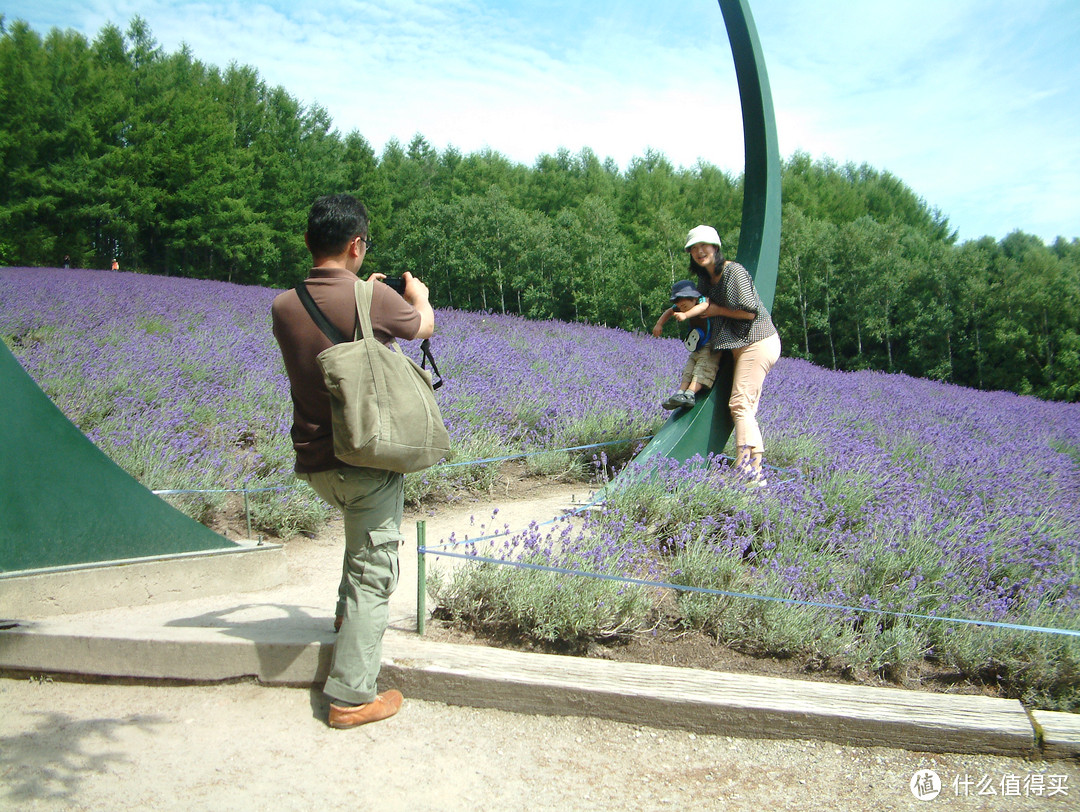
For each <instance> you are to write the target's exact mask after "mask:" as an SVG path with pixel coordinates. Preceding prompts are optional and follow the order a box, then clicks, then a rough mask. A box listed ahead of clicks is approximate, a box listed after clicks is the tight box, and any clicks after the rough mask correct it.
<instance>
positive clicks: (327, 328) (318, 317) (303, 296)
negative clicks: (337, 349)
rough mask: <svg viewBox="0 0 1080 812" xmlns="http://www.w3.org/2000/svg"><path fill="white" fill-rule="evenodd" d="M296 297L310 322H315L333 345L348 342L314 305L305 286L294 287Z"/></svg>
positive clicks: (304, 284) (302, 283) (302, 284)
mask: <svg viewBox="0 0 1080 812" xmlns="http://www.w3.org/2000/svg"><path fill="white" fill-rule="evenodd" d="M295 290H296V295H297V296H298V297H300V303H301V304H302V305H303V306H304V309H305V310H306V311H307V312H308V315H309V316H311V320H312V321H314V322H315V325H316V326H317V327H318V328H319V329H320V330H322V332H323V335H325V336H326V337H327V338H328V339H330V341H331V342H333V343H334V344H343V343H344V342H346V341H348V339H347V338H345V336H344V335H343V334H342V332H341V330H339V329H338V328H337V327H335V326H334V325H333V324H331V323H330V319H328V318H326V316H325V315H324V314H323V312H322V310H320V309H319V306H318V305H317V304H315V300H314V299H313V298H312V297H311V291H309V290H308V289H307V284H306V283H305V282H301V283H300V284H299V285H297V286H296V288H295Z"/></svg>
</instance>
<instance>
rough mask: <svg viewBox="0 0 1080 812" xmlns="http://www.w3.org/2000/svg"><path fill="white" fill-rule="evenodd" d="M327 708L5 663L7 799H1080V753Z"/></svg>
mask: <svg viewBox="0 0 1080 812" xmlns="http://www.w3.org/2000/svg"><path fill="white" fill-rule="evenodd" d="M325 714H326V707H325V704H324V699H323V697H322V694H321V692H319V691H311V690H308V689H298V688H267V687H263V686H260V685H257V684H254V683H239V684H227V685H208V686H150V685H132V684H128V685H120V684H84V683H67V682H53V681H50V680H48V679H47V678H37V679H28V678H22V679H14V678H6V679H0V809H13V810H15V809H17V810H83V809H85V810H117V809H125V810H151V809H152V810H184V812H190V811H192V810H215V812H219V811H220V810H262V809H265V810H275V812H276V811H277V810H294V809H295V810H310V809H318V808H350V809H386V810H399V809H401V810H405V809H408V810H440V811H442V810H537V809H559V810H563V809H567V810H599V809H619V810H655V809H668V808H670V809H725V810H754V811H755V812H760V810H763V809H764V810H800V811H803V810H805V811H806V812H812V811H813V810H923V809H978V810H1043V809H1046V810H1059V809H1060V810H1064V809H1069V810H1073V809H1078V808H1080V800H1078V799H1080V765H1077V764H1076V763H1072V762H1042V761H1028V760H1024V759H1016V758H999V757H988V756H960V755H939V754H921V753H912V752H907V751H903V750H892V749H887V748H855V747H842V746H838V745H835V744H829V743H825V742H808V741H795V740H790V741H765V740H753V739H733V738H729V737H724V736H704V735H700V734H699V735H694V734H691V733H686V732H682V731H671V730H657V729H651V728H647V727H641V726H635V725H628V724H621V723H616V722H607V721H603V720H597V719H584V718H578V717H540V716H529V715H523V714H515V713H507V712H503V711H495V710H478V709H472V708H461V707H452V706H447V705H442V704H439V703H435V702H421V701H417V700H409V699H408V698H406V701H405V705H404V706H403V708H402V710H401V713H399V714H398V715H397V716H396V717H394V718H392V719H389V720H387V721H385V722H380V723H377V724H374V725H370V726H366V727H362V728H358V729H354V730H348V731H336V730H332V729H330V728H328V727H327V726H326V724H325V722H324V721H323V720H324V719H325ZM924 769H932V770H934V771H935V772H936V773H937V774H938V776H939V778H940V781H941V784H942V787H941V791H940V794H939V795H938V797H937V798H936V799H934V800H927V801H923V800H919V799H917V798H916V797H915V795H914V794H913V792H912V790H911V788H910V783H911V779H912V776H913V775H914V774H915V773H916V771H919V770H924ZM991 791H992V792H994V793H995V794H993V795H990V794H980V793H989V792H991ZM1038 792H1041V794H1036V793H1038Z"/></svg>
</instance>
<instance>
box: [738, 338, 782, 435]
mask: <svg viewBox="0 0 1080 812" xmlns="http://www.w3.org/2000/svg"><path fill="white" fill-rule="evenodd" d="M731 355H732V357H733V358H734V359H735V375H734V379H733V380H732V382H731V398H730V399H729V400H728V408H729V409H731V419H732V420H733V421H734V422H735V447H736V449H742V448H745V447H746V446H749V447H750V453H752V454H762V453H764V451H765V446H764V445H763V444H762V441H761V429H759V428H758V424H757V410H758V403H759V401H760V400H761V386H762V384H763V383H764V382H765V376H766V375H768V374H769V370H770V369H772V367H773V364H775V363H776V361H777V359H779V358H780V336H778V335H771V336H769V337H768V338H763V339H761V341H758V342H755V343H754V344H751V345H750V346H748V347H742V348H740V349H737V350H732V351H731Z"/></svg>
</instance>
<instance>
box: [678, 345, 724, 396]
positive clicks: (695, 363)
mask: <svg viewBox="0 0 1080 812" xmlns="http://www.w3.org/2000/svg"><path fill="white" fill-rule="evenodd" d="M719 368H720V353H718V352H713V351H712V350H710V349H709V348H708V347H702V348H701V349H700V350H694V351H693V352H692V353H690V357H689V358H687V359H686V366H685V367H683V371H682V388H683V389H686V388H687V387H688V386H689V385H690V384H692V383H698V384H700V385H701V386H704V387H705V388H706V389H709V388H711V387H712V385H713V383H714V382H715V381H716V370H717V369H719Z"/></svg>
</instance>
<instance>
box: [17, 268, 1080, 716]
mask: <svg viewBox="0 0 1080 812" xmlns="http://www.w3.org/2000/svg"><path fill="white" fill-rule="evenodd" d="M275 294H276V291H273V290H268V289H264V288H254V287H241V286H236V285H230V284H226V283H220V282H203V281H193V280H182V279H168V278H162V277H148V276H139V275H134V274H121V273H111V272H100V271H60V270H55V269H25V268H15V269H2V270H0V336H2V337H3V340H4V341H5V342H6V343H7V344H8V346H9V347H11V349H12V351H13V352H14V353H15V355H16V356H17V357H18V358H19V360H20V361H21V362H22V364H23V365H24V366H25V367H26V369H27V370H28V371H29V372H30V374H31V375H32V376H33V377H34V378H35V380H37V381H38V383H39V384H40V385H41V386H42V387H43V388H44V389H45V390H46V392H48V394H49V395H50V396H51V397H52V398H53V399H54V401H55V402H56V403H57V404H58V405H59V406H60V408H61V409H62V410H63V411H64V412H65V413H66V414H67V415H68V416H69V417H70V418H71V419H72V420H73V421H74V422H75V423H76V424H77V425H79V426H80V428H82V429H83V430H84V431H85V432H86V433H87V435H88V436H89V437H90V438H91V439H92V440H93V441H94V442H96V443H97V444H98V445H99V446H100V447H102V448H103V449H104V450H105V451H106V452H107V453H108V454H109V455H110V456H112V457H113V458H114V459H116V460H117V461H118V462H119V463H120V464H121V465H122V466H123V467H125V468H126V469H127V470H128V471H130V472H131V473H132V474H133V475H135V476H136V477H137V478H139V479H140V480H141V481H142V482H144V483H145V484H146V485H148V486H149V487H151V488H155V489H160V488H172V489H177V488H180V489H183V488H189V489H219V488H235V487H246V488H250V489H257V488H270V487H280V488H282V490H280V491H273V492H267V493H263V494H261V495H260V498H259V499H254V498H253V504H254V506H255V510H256V521H257V522H258V523H259V525H260V526H261V527H263V528H267V529H272V530H275V531H276V532H280V533H282V534H285V535H288V534H290V533H293V532H295V531H297V530H301V529H313V528H314V527H316V526H317V525H318V524H319V523H320V522H322V521H323V520H324V517H325V513H324V509H323V508H322V507H321V505H320V503H319V501H318V500H317V499H316V498H314V496H313V495H312V494H311V493H310V491H308V490H307V489H306V488H304V487H297V486H295V484H294V483H293V481H292V479H291V475H290V471H291V466H292V453H291V448H290V444H289V439H288V429H289V422H290V408H291V407H290V404H289V398H288V389H287V381H286V379H285V376H284V372H283V368H282V365H281V360H280V357H279V354H278V350H277V347H276V345H275V343H274V341H273V338H272V336H271V335H270V322H269V305H270V301H271V300H272V298H273V296H274V295H275ZM437 321H438V324H439V328H438V331H437V333H436V336H435V337H434V338H433V340H432V344H433V349H434V351H435V353H436V355H437V358H438V360H439V365H440V369H441V370H442V372H443V374H444V376H445V377H446V379H447V384H446V386H444V387H443V389H441V390H440V403H441V405H442V408H443V410H444V414H445V417H446V420H447V423H448V426H449V428H450V432H451V437H452V439H453V441H454V446H455V454H454V458H453V459H452V460H451V461H450V462H451V463H456V462H463V461H468V460H470V459H475V458H479V457H489V456H501V455H503V454H508V453H513V452H517V451H542V450H549V449H558V448H562V447H566V446H571V445H583V444H587V443H598V442H605V441H609V440H614V439H625V438H630V437H638V436H642V435H646V434H649V433H651V431H653V430H654V429H655V428H656V427H657V426H658V425H659V423H660V422H661V421H662V419H663V418H664V415H663V413H662V412H660V410H659V409H658V408H657V405H656V404H657V402H658V400H659V398H660V397H661V396H662V395H663V394H666V393H667V390H668V389H669V388H670V387H671V385H672V383H673V382H674V381H675V378H676V376H677V375H678V371H679V369H680V368H681V365H682V362H683V361H684V359H685V350H684V349H683V348H682V347H681V345H680V344H679V343H678V342H676V341H673V340H670V339H665V340H657V339H653V338H651V337H647V336H639V335H632V334H629V333H625V332H622V331H618V330H609V329H605V328H599V327H589V326H584V325H571V324H562V323H557V322H528V321H525V320H523V319H520V318H517V317H503V316H492V315H483V314H467V313H457V312H453V311H442V312H439V314H438V319H437ZM406 348H407V349H408V345H407V344H406ZM760 419H761V422H762V424H763V428H764V432H765V436H766V443H767V446H768V461H769V463H770V464H771V465H772V466H774V470H772V471H770V475H769V479H770V486H769V487H768V488H767V489H765V490H763V491H762V490H758V489H748V488H746V487H745V486H744V485H743V484H742V482H741V481H740V479H739V477H738V476H737V475H736V474H735V473H733V472H731V471H730V470H729V469H728V468H727V466H726V463H725V461H724V460H722V459H717V460H704V461H700V464H698V465H689V466H677V465H673V464H666V463H659V464H657V465H656V466H654V467H652V468H651V469H650V470H648V471H640V472H637V471H634V470H633V469H631V470H630V471H629V472H627V473H626V474H625V475H624V476H622V477H620V478H619V481H618V484H619V487H618V488H613V489H611V490H610V492H609V494H608V497H609V498H608V500H607V502H606V504H605V507H604V509H603V510H598V511H591V512H589V513H587V514H586V515H585V517H584V518H582V519H579V520H577V521H576V522H574V523H572V524H571V523H569V522H567V523H564V524H559V525H556V526H555V527H553V528H552V529H550V530H547V529H546V528H542V527H540V526H535V527H533V528H531V529H530V531H528V532H527V533H524V534H521V535H520V536H517V537H514V538H509V537H507V538H501V539H499V540H498V549H497V557H498V558H501V559H503V560H505V561H508V562H517V563H534V564H541V565H544V566H551V565H555V566H559V567H563V568H565V569H570V570H580V571H585V572H592V573H603V574H607V575H611V576H616V577H622V578H626V577H632V578H637V579H641V580H643V581H658V582H668V583H676V584H686V585H694V586H698V587H704V588H709V589H717V590H725V591H728V592H739V593H751V594H756V595H760V596H765V597H773V598H783V599H790V600H797V601H805V602H811V603H814V604H828V605H830V606H840V607H849V608H846V609H836V608H828V607H826V606H807V605H792V604H787V603H782V602H776V601H763V600H751V599H747V598H737V597H731V596H722V595H710V594H703V593H699V592H678V591H673V590H668V589H657V588H652V587H648V586H643V585H640V584H627V583H619V582H616V581H598V580H594V579H586V578H582V577H576V576H570V575H565V574H559V573H550V572H543V571H536V570H524V569H519V568H514V567H510V566H502V565H495V564H487V565H477V566H472V567H466V568H464V569H462V570H460V571H459V572H458V573H456V574H455V575H453V576H450V575H447V576H444V577H443V579H442V583H441V586H440V590H439V600H440V603H441V604H442V606H443V608H444V610H445V611H447V612H448V613H449V614H451V615H453V616H456V617H459V618H461V619H463V620H469V619H471V620H473V621H474V622H484V623H488V624H495V625H499V626H501V627H502V628H504V629H514V630H517V631H519V632H520V633H522V634H526V635H529V636H532V637H535V638H537V639H544V640H559V641H563V642H568V643H571V644H573V643H575V641H576V642H578V643H580V642H582V641H588V640H593V639H597V638H604V637H617V636H620V635H625V634H628V633H632V632H635V631H641V630H643V629H647V628H654V627H657V626H659V625H670V626H674V627H679V628H684V627H689V628H698V629H703V630H705V631H707V632H708V633H710V634H712V635H713V636H715V637H716V638H717V639H718V640H721V641H724V642H726V643H728V644H729V645H732V646H735V647H737V648H740V649H742V650H745V651H749V652H752V653H758V654H769V655H774V656H789V655H797V656H800V657H803V658H805V659H806V660H807V661H808V662H810V663H812V664H813V663H817V664H818V665H820V667H829V668H839V669H842V670H846V671H849V672H851V673H858V672H860V671H866V670H872V671H875V672H877V673H879V674H882V675H884V676H886V677H890V678H894V679H903V678H904V676H905V674H908V673H909V672H910V671H911V670H912V667H913V666H914V665H917V664H918V663H920V662H923V661H924V660H926V659H930V660H932V661H934V662H936V663H938V664H939V665H941V666H943V667H945V668H948V669H953V670H954V671H955V673H956V674H958V675H961V676H964V677H967V678H976V679H983V680H989V681H993V682H995V683H997V684H999V685H1000V686H1001V687H1002V688H1003V689H1004V690H1005V691H1006V692H1008V693H1009V694H1011V695H1015V696H1021V697H1024V698H1025V699H1026V700H1028V701H1030V702H1032V703H1034V704H1038V705H1039V706H1042V707H1056V708H1070V709H1075V708H1076V707H1078V706H1080V676H1078V675H1080V669H1078V660H1080V646H1078V644H1077V642H1076V638H1075V637H1069V636H1063V635H1054V634H1045V633H1038V632H1031V631H1016V630H1009V629H1005V628H995V627H979V626H971V625H963V624H958V623H955V622H948V621H938V620H932V621H928V620H925V619H922V618H916V617H913V616H915V615H933V616H937V617H949V618H963V619H971V620H981V621H996V622H1001V623H1012V624H1023V625H1029V626H1040V627H1055V628H1063V629H1077V628H1080V622H1078V620H1080V611H1078V610H1080V567H1078V564H1080V507H1078V500H1077V498H1076V497H1077V494H1078V492H1080V487H1078V486H1080V405H1078V404H1063V403H1045V402H1041V401H1038V400H1035V399H1033V398H1028V397H1020V396H1017V395H1012V394H1008V393H986V392H976V391H972V390H967V389H963V388H959V387H955V386H949V385H946V384H940V383H933V382H928V381H920V380H913V379H910V378H907V377H904V376H901V375H886V374H882V373H874V372H860V373H834V372H829V371H827V370H823V369H820V368H817V367H814V366H812V365H810V364H808V363H805V362H801V361H796V360H792V359H782V360H781V362H780V363H779V364H778V365H777V367H776V369H775V370H774V371H773V373H772V374H771V375H770V377H769V380H768V382H767V390H766V393H765V396H764V399H763V403H762V408H761V412H760ZM630 448H631V446H630V444H627V445H626V447H625V448H620V449H615V452H616V453H618V454H620V455H621V456H622V457H623V458H625V457H626V456H627V455H628V453H629V451H628V450H629V449H630ZM585 456H586V457H587V456H588V454H587V453H586V455H585ZM533 459H535V460H536V462H535V463H534V465H535V467H536V468H537V469H543V470H564V469H579V468H580V467H581V463H582V455H581V454H577V453H570V454H567V453H565V452H558V451H555V452H552V451H546V453H544V454H543V455H541V456H538V457H536V458H533ZM496 470H497V464H494V463H492V464H487V465H480V466H461V467H454V466H452V465H450V466H442V467H439V468H435V469H432V470H430V471H428V472H425V473H424V474H421V475H414V476H410V478H409V482H408V488H409V493H410V496H411V498H413V499H424V498H428V496H429V495H431V494H432V493H438V492H448V491H449V490H451V489H453V488H457V487H462V486H467V487H481V488H483V487H486V486H487V485H489V484H490V482H491V480H492V477H493V476H494V474H495V471H496ZM221 498H222V497H221V496H220V495H214V494H203V495H197V496H192V497H190V498H189V499H188V500H187V501H186V502H185V503H184V507H185V509H187V510H189V511H190V512H191V513H192V514H193V515H196V516H199V517H200V518H204V519H205V518H206V517H207V516H208V515H209V514H211V513H212V512H213V511H214V510H216V509H217V508H218V507H219V502H220V500H221ZM478 607H480V608H478ZM481 609H482V611H481Z"/></svg>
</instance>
